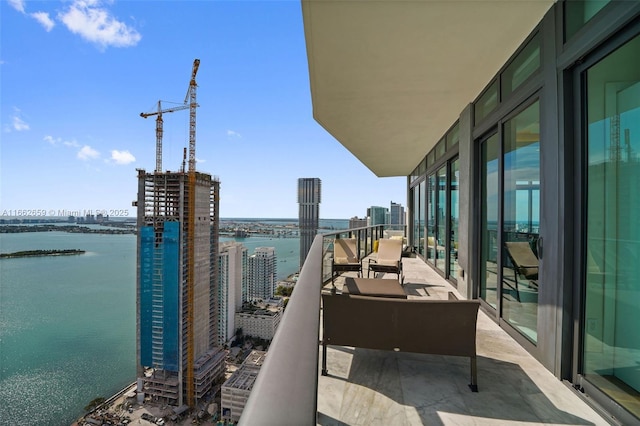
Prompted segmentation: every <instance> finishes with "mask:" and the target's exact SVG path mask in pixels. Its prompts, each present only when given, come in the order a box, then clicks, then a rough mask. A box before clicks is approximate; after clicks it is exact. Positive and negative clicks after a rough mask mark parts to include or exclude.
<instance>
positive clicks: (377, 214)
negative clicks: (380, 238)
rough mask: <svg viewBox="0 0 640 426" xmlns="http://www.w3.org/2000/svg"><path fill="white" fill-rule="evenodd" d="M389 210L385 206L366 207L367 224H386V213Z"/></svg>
mask: <svg viewBox="0 0 640 426" xmlns="http://www.w3.org/2000/svg"><path fill="white" fill-rule="evenodd" d="M388 214H389V210H388V209H387V208H386V207H380V206H371V207H369V208H368V209H367V219H368V220H367V221H368V222H369V226H375V225H386V224H387V223H389V221H388V219H387V215H388Z"/></svg>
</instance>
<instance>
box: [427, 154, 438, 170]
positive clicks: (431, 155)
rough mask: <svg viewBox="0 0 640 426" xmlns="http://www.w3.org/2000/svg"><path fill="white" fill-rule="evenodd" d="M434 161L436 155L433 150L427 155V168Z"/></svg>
mask: <svg viewBox="0 0 640 426" xmlns="http://www.w3.org/2000/svg"><path fill="white" fill-rule="evenodd" d="M435 161H436V153H435V149H432V150H431V151H429V153H428V154H427V168H429V166H431V165H432V164H433V163H434V162H435Z"/></svg>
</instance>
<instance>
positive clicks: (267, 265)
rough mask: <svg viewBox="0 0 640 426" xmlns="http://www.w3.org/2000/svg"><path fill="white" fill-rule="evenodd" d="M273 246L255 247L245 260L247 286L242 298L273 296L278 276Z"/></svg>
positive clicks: (263, 298)
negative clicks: (246, 260)
mask: <svg viewBox="0 0 640 426" xmlns="http://www.w3.org/2000/svg"><path fill="white" fill-rule="evenodd" d="M277 273H278V270H277V258H276V249H275V247H256V249H255V251H254V253H253V254H252V255H251V256H249V258H248V262H247V286H246V291H245V292H243V295H242V300H243V301H245V302H246V301H251V300H258V299H261V300H265V299H270V298H272V297H273V293H274V292H275V290H276V283H277V278H278V275H277Z"/></svg>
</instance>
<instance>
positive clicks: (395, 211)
mask: <svg viewBox="0 0 640 426" xmlns="http://www.w3.org/2000/svg"><path fill="white" fill-rule="evenodd" d="M389 211H390V216H389V224H390V225H392V228H393V229H397V230H401V229H403V227H404V225H405V214H404V207H402V204H400V203H394V202H393V201H392V202H391V208H390V209H389Z"/></svg>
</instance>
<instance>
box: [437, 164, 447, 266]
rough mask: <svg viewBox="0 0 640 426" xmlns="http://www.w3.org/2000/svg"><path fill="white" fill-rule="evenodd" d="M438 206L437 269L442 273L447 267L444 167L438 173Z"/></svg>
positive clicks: (445, 174)
mask: <svg viewBox="0 0 640 426" xmlns="http://www.w3.org/2000/svg"><path fill="white" fill-rule="evenodd" d="M436 179H437V180H436V181H437V185H438V189H437V197H438V198H437V204H436V212H437V213H436V235H435V240H436V252H435V254H436V268H438V269H440V270H441V271H442V272H444V270H445V265H446V263H445V262H446V249H445V247H446V245H447V231H446V229H447V219H446V218H447V167H446V166H445V167H442V168H440V169H439V170H438V173H437V178H436Z"/></svg>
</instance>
